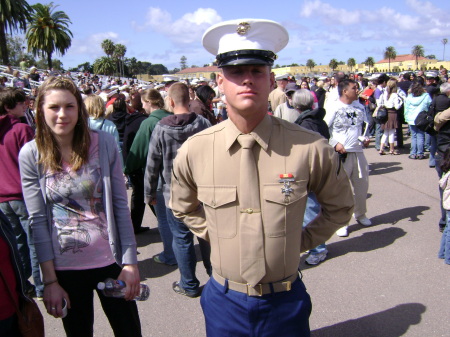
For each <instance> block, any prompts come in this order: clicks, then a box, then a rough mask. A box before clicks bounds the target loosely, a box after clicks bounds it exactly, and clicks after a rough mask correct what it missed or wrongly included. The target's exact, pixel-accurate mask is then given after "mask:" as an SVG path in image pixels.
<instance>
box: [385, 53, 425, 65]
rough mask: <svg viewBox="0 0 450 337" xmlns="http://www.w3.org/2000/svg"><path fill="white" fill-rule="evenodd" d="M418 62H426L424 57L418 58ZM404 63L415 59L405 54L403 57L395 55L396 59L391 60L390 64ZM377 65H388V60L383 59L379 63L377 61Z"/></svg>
mask: <svg viewBox="0 0 450 337" xmlns="http://www.w3.org/2000/svg"><path fill="white" fill-rule="evenodd" d="M417 59H418V60H428V59H427V58H426V57H422V56H420V57H418V58H417ZM405 61H414V62H415V61H416V57H415V56H414V55H412V54H405V55H397V57H396V58H395V60H394V59H391V62H405ZM378 63H389V59H384V60H381V61H378V62H377V64H378Z"/></svg>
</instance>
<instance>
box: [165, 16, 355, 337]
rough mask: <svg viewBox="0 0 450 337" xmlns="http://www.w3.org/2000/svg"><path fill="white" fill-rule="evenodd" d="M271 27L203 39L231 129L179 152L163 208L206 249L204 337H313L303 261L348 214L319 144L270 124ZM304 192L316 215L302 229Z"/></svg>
mask: <svg viewBox="0 0 450 337" xmlns="http://www.w3.org/2000/svg"><path fill="white" fill-rule="evenodd" d="M288 40H289V37H288V34H287V31H286V30H285V29H284V28H283V27H282V26H281V25H280V24H278V23H276V22H273V21H269V20H256V19H242V20H232V21H226V22H222V23H220V24H217V25H214V26H212V27H211V28H209V29H208V30H207V31H206V33H205V34H204V36H203V45H204V46H205V48H206V49H207V50H208V51H209V52H211V53H213V54H214V55H217V62H218V66H219V67H220V68H222V71H221V73H219V74H218V75H217V83H218V85H219V88H220V90H221V92H223V93H224V95H225V97H226V101H227V104H228V113H229V119H228V120H226V121H224V122H222V123H219V124H217V125H215V126H213V127H211V128H208V129H206V130H204V131H202V132H200V133H198V134H196V135H194V136H192V137H191V138H189V139H188V140H187V141H186V142H185V143H184V144H183V146H181V148H180V149H179V151H178V155H177V157H176V158H175V161H174V167H173V172H172V175H173V176H172V186H171V200H170V204H169V207H170V208H171V209H172V210H173V212H174V215H175V216H176V217H177V218H179V219H181V220H183V221H184V223H185V224H186V225H187V226H188V227H189V228H190V230H191V231H192V232H193V233H194V234H196V235H197V236H199V237H201V238H204V239H206V240H209V241H210V244H211V263H212V266H213V275H212V277H211V279H210V280H209V281H208V283H207V284H206V285H205V288H204V290H203V293H202V297H201V305H202V308H203V313H204V315H205V322H206V332H207V335H208V336H210V337H211V336H309V335H310V332H309V315H310V312H311V301H310V297H309V295H308V293H307V292H306V288H305V286H304V284H303V282H302V280H301V278H300V277H299V272H298V267H299V262H300V252H303V251H306V250H308V249H310V248H313V247H315V246H317V245H318V244H320V243H323V242H325V241H326V240H327V239H328V238H330V237H331V235H332V234H333V233H334V232H335V231H336V230H337V229H338V228H340V227H342V226H344V225H345V224H347V222H348V221H349V219H350V217H351V214H352V212H353V197H352V193H351V188H350V184H349V180H348V178H347V176H346V174H345V172H344V171H343V169H342V168H341V167H340V166H339V160H338V156H337V155H336V154H335V152H334V150H333V149H332V148H331V147H330V146H329V145H328V144H327V142H326V140H324V139H323V138H322V137H321V136H320V135H318V134H316V133H314V132H311V131H308V130H306V129H304V128H301V127H299V126H298V125H295V124H293V123H289V122H287V121H284V120H281V119H278V118H276V117H273V116H270V115H268V114H267V99H268V95H269V93H270V88H271V85H273V83H274V80H275V79H274V77H273V74H272V73H271V66H272V65H273V62H274V60H275V58H276V54H275V53H277V52H278V51H280V50H281V49H282V48H284V47H285V46H286V44H287V43H288ZM308 192H313V193H314V194H315V195H316V196H317V200H318V201H319V203H320V204H321V212H320V214H319V215H318V216H317V218H316V219H314V220H313V221H312V222H311V223H310V225H308V226H307V227H305V228H303V229H302V221H303V215H304V212H305V204H306V200H307V195H308Z"/></svg>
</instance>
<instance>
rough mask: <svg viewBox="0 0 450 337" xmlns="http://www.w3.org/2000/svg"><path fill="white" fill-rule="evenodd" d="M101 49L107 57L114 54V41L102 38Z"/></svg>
mask: <svg viewBox="0 0 450 337" xmlns="http://www.w3.org/2000/svg"><path fill="white" fill-rule="evenodd" d="M102 49H103V51H104V52H105V54H106V55H108V57H112V56H113V55H114V50H115V49H116V46H115V45H114V42H112V41H111V40H109V39H106V40H103V42H102Z"/></svg>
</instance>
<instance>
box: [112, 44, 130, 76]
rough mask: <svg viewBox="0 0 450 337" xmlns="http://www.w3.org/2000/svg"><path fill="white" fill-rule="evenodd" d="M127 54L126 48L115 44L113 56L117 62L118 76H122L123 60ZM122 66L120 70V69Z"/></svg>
mask: <svg viewBox="0 0 450 337" xmlns="http://www.w3.org/2000/svg"><path fill="white" fill-rule="evenodd" d="M126 52H127V47H125V46H124V45H123V44H116V46H115V48H114V56H115V57H116V58H117V60H118V62H119V73H120V76H123V58H124V57H125V54H126ZM121 65H122V68H121Z"/></svg>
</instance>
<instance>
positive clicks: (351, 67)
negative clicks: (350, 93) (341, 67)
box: [347, 57, 356, 71]
mask: <svg viewBox="0 0 450 337" xmlns="http://www.w3.org/2000/svg"><path fill="white" fill-rule="evenodd" d="M347 65H348V67H349V68H350V71H353V67H354V66H356V61H355V59H354V58H353V57H350V58H349V59H348V60H347Z"/></svg>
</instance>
